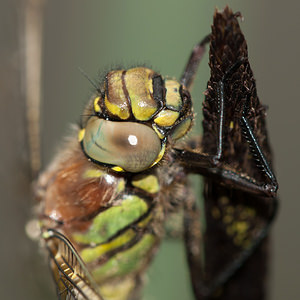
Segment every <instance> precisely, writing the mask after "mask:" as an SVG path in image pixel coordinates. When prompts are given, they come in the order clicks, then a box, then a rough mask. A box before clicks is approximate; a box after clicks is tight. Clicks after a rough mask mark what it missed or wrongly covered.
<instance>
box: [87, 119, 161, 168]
mask: <svg viewBox="0 0 300 300" xmlns="http://www.w3.org/2000/svg"><path fill="white" fill-rule="evenodd" d="M82 146H83V149H84V152H85V153H86V155H87V156H88V157H90V158H92V159H93V160H94V161H96V162H99V163H104V164H110V165H115V166H119V167H121V168H122V169H124V170H125V171H129V172H140V171H143V170H146V169H147V168H148V167H150V166H151V165H152V164H153V163H154V162H155V160H156V159H157V157H158V155H159V153H160V151H161V148H162V147H161V142H160V139H159V138H158V136H157V134H156V133H155V132H154V130H153V129H152V128H150V127H148V126H146V125H143V124H139V123H133V122H112V121H107V120H103V119H99V118H98V117H91V118H90V119H89V120H88V122H87V126H86V128H85V134H84V137H83V140H82Z"/></svg>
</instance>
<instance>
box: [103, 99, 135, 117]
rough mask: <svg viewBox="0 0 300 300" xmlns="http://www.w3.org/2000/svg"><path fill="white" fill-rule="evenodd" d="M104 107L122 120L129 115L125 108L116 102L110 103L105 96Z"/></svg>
mask: <svg viewBox="0 0 300 300" xmlns="http://www.w3.org/2000/svg"><path fill="white" fill-rule="evenodd" d="M105 105H106V108H107V109H108V110H109V111H110V112H111V113H112V114H113V115H115V116H118V117H119V118H120V119H122V120H127V119H128V118H129V117H130V114H129V111H128V109H127V108H125V109H124V108H123V107H122V106H118V105H116V104H113V103H110V102H109V101H107V99H106V97H105Z"/></svg>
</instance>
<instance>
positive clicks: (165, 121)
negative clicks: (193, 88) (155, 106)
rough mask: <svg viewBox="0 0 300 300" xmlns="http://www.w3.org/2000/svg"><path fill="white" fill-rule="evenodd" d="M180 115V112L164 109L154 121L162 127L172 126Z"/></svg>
mask: <svg viewBox="0 0 300 300" xmlns="http://www.w3.org/2000/svg"><path fill="white" fill-rule="evenodd" d="M178 117H179V112H177V111H172V110H168V109H166V110H162V111H161V112H160V113H159V114H158V115H157V116H156V117H155V119H154V122H155V123H156V124H157V125H159V126H162V127H165V126H172V125H173V124H174V123H175V122H176V120H177V119H178Z"/></svg>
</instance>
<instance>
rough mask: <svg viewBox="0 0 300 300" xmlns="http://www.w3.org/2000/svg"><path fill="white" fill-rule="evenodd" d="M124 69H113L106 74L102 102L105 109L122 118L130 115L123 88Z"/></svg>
mask: <svg viewBox="0 0 300 300" xmlns="http://www.w3.org/2000/svg"><path fill="white" fill-rule="evenodd" d="M123 73H124V70H115V71H111V72H109V73H108V74H107V91H106V93H105V99H104V103H105V106H106V108H107V110H108V111H109V112H110V113H111V114H113V115H115V116H118V117H119V118H120V119H122V120H127V119H128V118H129V117H130V108H129V102H128V99H127V96H126V94H125V93H124V89H123V80H122V78H123Z"/></svg>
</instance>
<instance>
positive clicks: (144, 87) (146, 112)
mask: <svg viewBox="0 0 300 300" xmlns="http://www.w3.org/2000/svg"><path fill="white" fill-rule="evenodd" d="M154 74H155V72H154V71H153V70H150V69H147V68H133V69H129V70H127V72H126V76H125V83H126V89H127V91H128V94H129V98H130V100H131V108H132V112H133V115H134V117H135V118H136V119H137V120H140V121H147V120H149V119H150V118H151V117H152V116H153V114H154V113H155V112H156V111H157V108H158V104H157V102H156V101H155V100H154V99H153V87H152V84H153V82H152V77H153V76H154Z"/></svg>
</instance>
